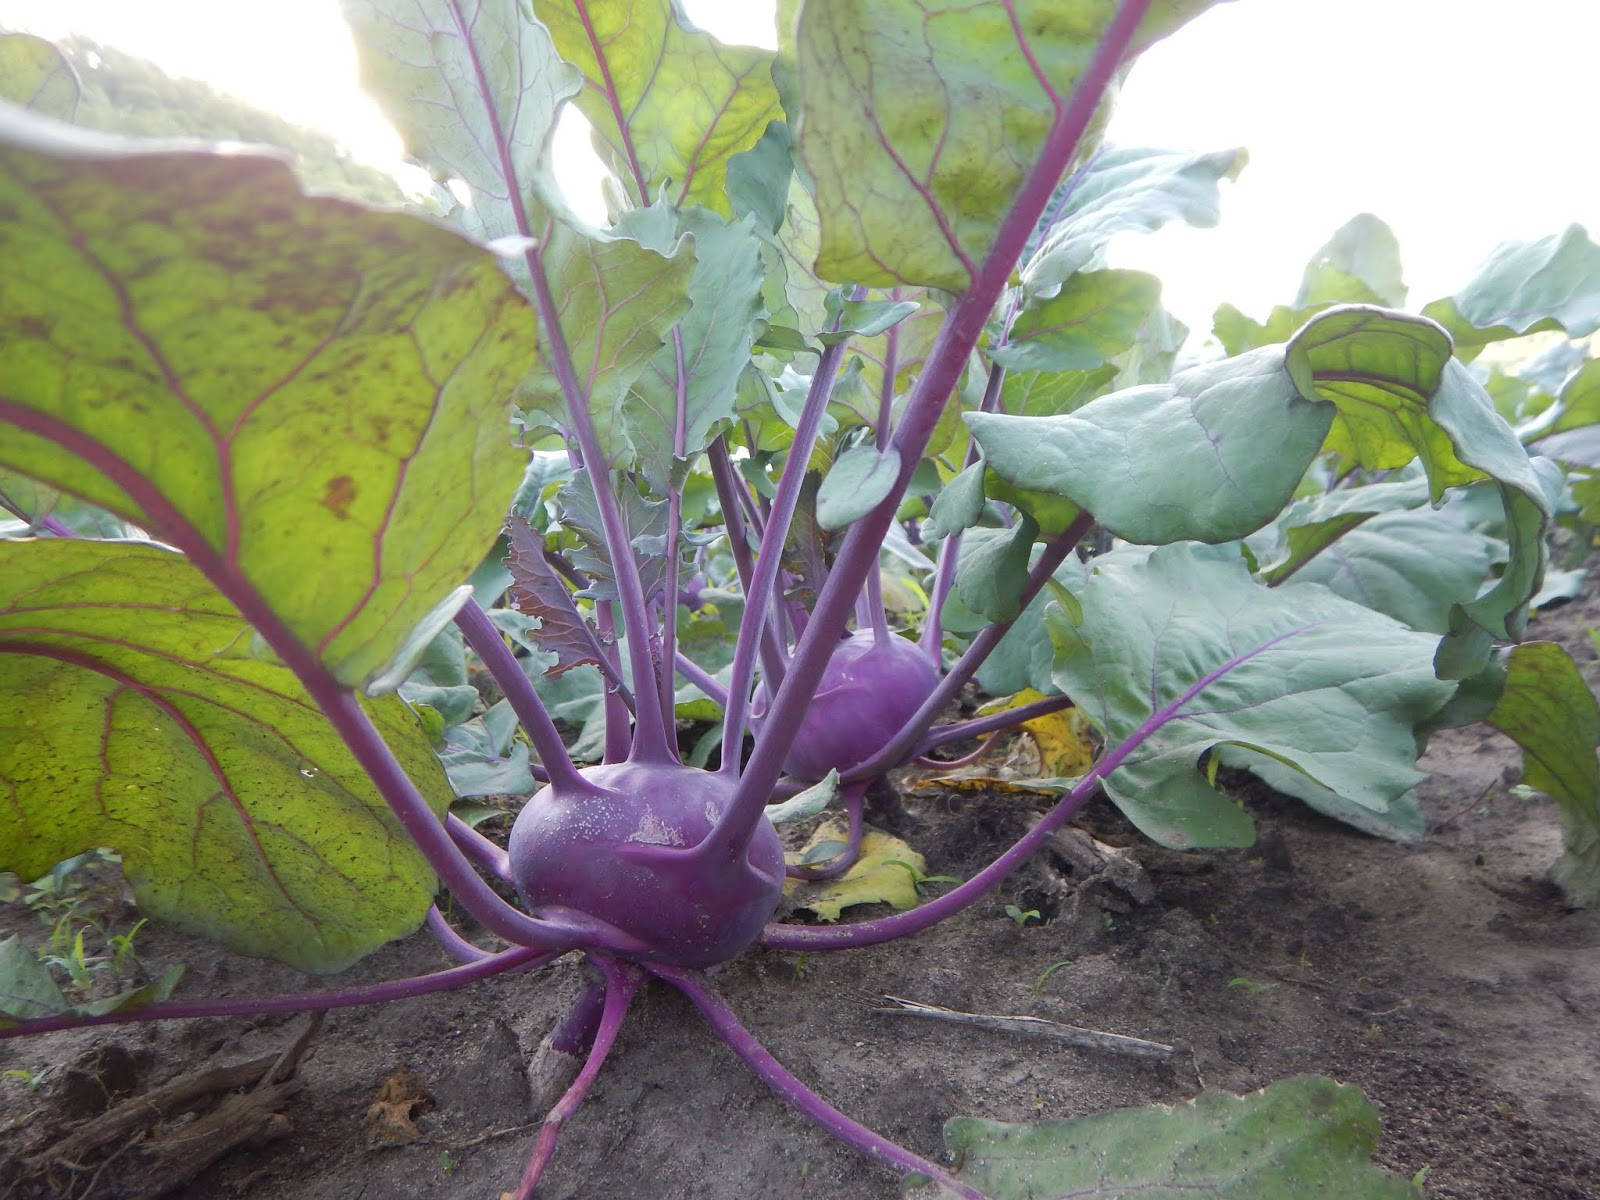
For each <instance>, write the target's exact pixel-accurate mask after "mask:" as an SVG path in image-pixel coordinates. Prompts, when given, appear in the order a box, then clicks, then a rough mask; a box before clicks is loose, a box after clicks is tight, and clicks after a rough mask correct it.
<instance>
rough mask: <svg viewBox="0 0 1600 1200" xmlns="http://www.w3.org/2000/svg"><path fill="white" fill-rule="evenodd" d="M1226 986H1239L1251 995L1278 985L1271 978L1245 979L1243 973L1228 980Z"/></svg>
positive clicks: (1268, 990)
mask: <svg viewBox="0 0 1600 1200" xmlns="http://www.w3.org/2000/svg"><path fill="white" fill-rule="evenodd" d="M1228 986H1229V987H1231V988H1241V989H1243V990H1244V991H1246V992H1249V993H1250V995H1252V996H1259V995H1260V994H1261V993H1262V992H1270V991H1271V990H1272V989H1273V988H1275V987H1277V986H1278V985H1277V984H1276V983H1273V982H1272V981H1271V980H1264V979H1246V978H1245V977H1244V976H1243V975H1236V976H1235V977H1234V978H1232V979H1230V980H1228Z"/></svg>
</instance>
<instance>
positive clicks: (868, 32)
mask: <svg viewBox="0 0 1600 1200" xmlns="http://www.w3.org/2000/svg"><path fill="white" fill-rule="evenodd" d="M1207 7H1209V3H1208V0H1161V2H1159V3H1156V4H1154V5H1153V6H1152V8H1151V11H1150V14H1149V15H1148V16H1147V17H1146V19H1145V21H1144V24H1143V26H1142V27H1141V29H1140V32H1139V34H1138V37H1137V42H1138V44H1139V45H1146V44H1148V43H1149V42H1151V41H1153V40H1155V39H1156V38H1158V37H1161V36H1163V35H1164V34H1166V33H1169V32H1171V30H1173V29H1175V28H1176V27H1177V26H1178V25H1180V24H1181V23H1182V22H1183V21H1185V20H1187V19H1188V18H1190V17H1192V16H1194V15H1195V14H1196V13H1198V12H1200V11H1202V10H1203V9H1205V8H1207ZM1115 12H1116V9H1115V7H1114V6H1111V5H1106V4H1101V3H1098V2H1096V0H1024V2H1023V3H1018V4H1008V5H972V4H967V3H957V2H955V0H933V2H928V0H924V2H921V3H918V2H915V0H821V2H815V3H807V4H806V5H805V6H804V7H803V8H802V9H801V10H800V12H799V14H798V17H797V22H796V27H795V28H794V29H793V30H790V29H787V28H785V29H780V31H779V36H780V40H781V41H780V44H781V45H782V47H783V51H782V52H783V54H784V55H785V56H786V58H787V60H788V61H789V62H790V63H792V65H793V69H794V89H795V93H796V101H795V102H796V104H797V105H798V107H799V110H800V111H799V113H798V124H797V125H796V146H797V150H798V153H799V157H800V158H801V160H802V161H803V162H804V164H805V167H806V169H807V171H808V172H809V174H810V176H811V178H812V180H813V181H814V188H815V195H816V199H817V207H818V209H819V210H820V212H821V217H822V244H821V253H820V255H819V257H818V259H817V272H818V274H820V275H821V276H822V277H823V278H824V279H828V280H831V281H833V282H835V283H864V284H867V285H869V286H876V287H893V286H896V285H899V284H925V285H928V286H932V287H940V288H944V289H945V290H947V291H961V290H963V289H964V288H965V287H966V286H967V284H968V282H969V281H970V279H971V278H972V275H973V272H974V270H975V267H976V264H977V263H978V262H980V261H981V260H982V259H983V257H984V255H985V254H986V253H987V252H988V249H989V245H990V242H991V241H992V239H993V237H994V234H995V232H996V230H997V229H998V228H999V225H1000V221H1001V220H1002V218H1003V217H1004V215H1005V213H1006V212H1007V211H1008V210H1009V209H1010V207H1011V203H1012V200H1013V199H1014V197H1015V196H1016V193H1017V192H1018V190H1019V189H1020V187H1021V185H1022V181H1023V179H1024V177H1025V176H1026V174H1027V171H1028V169H1029V167H1030V166H1031V165H1032V164H1033V162H1034V160H1035V159H1036V158H1037V157H1038V154H1039V151H1040V149H1041V147H1042V146H1043V144H1044V139H1045V136H1046V135H1047V133H1048V132H1049V130H1050V128H1051V125H1052V121H1053V119H1054V116H1055V114H1056V112H1057V111H1059V110H1060V109H1061V108H1063V107H1064V106H1065V105H1066V104H1067V103H1068V102H1069V100H1070V97H1071V95H1072V91H1073V87H1074V85H1075V84H1076V83H1077V82H1078V80H1079V78H1080V77H1081V76H1082V74H1083V71H1084V68H1085V67H1086V66H1087V64H1088V62H1089V60H1090V58H1091V56H1092V55H1093V53H1094V51H1095V48H1096V46H1097V45H1098V43H1099V39H1100V37H1101V35H1102V34H1103V32H1104V30H1105V28H1106V26H1107V25H1108V24H1109V22H1110V19H1111V17H1112V15H1113V14H1114V13H1115ZM786 100H787V97H786ZM789 115H790V118H791V123H794V122H795V120H796V117H797V114H796V113H794V112H791V113H790V114H789ZM1097 136H1098V131H1091V133H1090V134H1089V135H1088V137H1087V139H1086V144H1092V142H1093V140H1094V139H1095V138H1096V137H1097Z"/></svg>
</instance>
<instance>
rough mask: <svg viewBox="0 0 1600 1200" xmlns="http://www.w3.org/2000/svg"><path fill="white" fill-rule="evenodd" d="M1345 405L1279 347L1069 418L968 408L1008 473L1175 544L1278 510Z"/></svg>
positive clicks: (1224, 535) (1107, 522)
mask: <svg viewBox="0 0 1600 1200" xmlns="http://www.w3.org/2000/svg"><path fill="white" fill-rule="evenodd" d="M1333 415H1334V411H1333V409H1332V407H1331V406H1329V405H1326V404H1322V403H1320V402H1318V401H1316V400H1312V399H1306V398H1305V397H1304V396H1303V395H1301V394H1300V393H1299V392H1297V391H1296V390H1295V388H1294V386H1293V384H1292V383H1291V382H1290V379H1289V376H1288V374H1287V373H1286V372H1285V370H1284V359H1283V351H1282V350H1281V349H1280V348H1277V347H1270V348H1263V349H1261V350H1256V351H1252V352H1250V353H1249V354H1244V355H1241V356H1239V357H1238V358H1231V359H1226V360H1224V361H1222V362H1216V363H1207V364H1205V365H1203V366H1199V367H1193V368H1190V369H1189V370H1187V371H1182V372H1180V373H1179V374H1177V375H1175V376H1173V378H1172V381H1171V382H1170V383H1167V384H1152V385H1147V386H1144V387H1134V388H1127V389H1124V390H1123V391H1119V392H1113V393H1112V394H1111V395H1109V396H1102V397H1100V398H1099V399H1097V400H1092V401H1090V402H1089V403H1088V404H1086V405H1084V406H1083V407H1082V408H1080V409H1078V410H1076V411H1075V412H1072V413H1068V414H1066V415H1064V416H1058V417H1014V416H1009V415H1005V414H999V413H967V414H965V418H966V422H967V424H968V426H969V427H970V428H971V429H972V434H973V436H974V437H975V438H976V439H977V440H978V443H979V445H981V446H982V447H983V454H984V459H985V461H986V462H987V463H988V464H989V467H990V468H991V469H992V470H994V471H995V472H996V473H997V474H998V475H1000V477H1001V478H1003V479H1005V480H1006V481H1007V482H1009V483H1012V484H1015V485H1016V486H1018V487H1021V488H1026V489H1031V490H1035V491H1042V492H1049V493H1053V494H1056V495H1062V496H1066V497H1068V498H1070V499H1071V500H1072V501H1073V502H1074V503H1076V504H1078V505H1080V506H1081V507H1083V508H1086V509H1088V510H1089V511H1090V512H1092V513H1094V515H1095V519H1096V520H1098V521H1099V522H1100V523H1101V524H1103V525H1104V526H1105V527H1106V528H1107V529H1109V530H1110V531H1111V532H1112V533H1114V534H1116V536H1118V537H1120V538H1124V539H1126V540H1128V541H1131V542H1141V543H1163V542H1174V541H1180V540H1184V539H1196V540H1200V541H1209V542H1222V541H1228V540H1231V539H1233V538H1239V537H1243V536H1244V535H1245V534H1247V533H1250V532H1251V531H1252V530H1255V529H1258V528H1259V527H1260V526H1262V525H1264V524H1265V523H1266V522H1267V521H1269V520H1271V519H1272V518H1273V517H1274V516H1275V515H1277V513H1278V511H1279V510H1280V509H1281V508H1282V507H1283V506H1284V504H1286V503H1287V502H1288V500H1289V497H1290V496H1291V495H1293V493H1294V489H1295V487H1296V486H1297V485H1298V484H1299V482H1300V479H1301V476H1302V475H1303V474H1304V473H1305V469H1306V467H1307V466H1308V465H1309V464H1310V462H1311V460H1312V458H1313V457H1315V455H1316V453H1317V450H1318V448H1319V447H1320V446H1321V444H1322V440H1323V438H1324V436H1325V435H1326V433H1327V429H1328V425H1329V422H1331V421H1332V419H1333ZM1201 451H1203V452H1201Z"/></svg>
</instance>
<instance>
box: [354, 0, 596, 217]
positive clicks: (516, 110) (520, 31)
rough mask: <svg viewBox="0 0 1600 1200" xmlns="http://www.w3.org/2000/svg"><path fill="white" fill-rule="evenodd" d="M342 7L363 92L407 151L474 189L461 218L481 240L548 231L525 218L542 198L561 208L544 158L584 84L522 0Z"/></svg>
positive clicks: (383, 0) (458, 211)
mask: <svg viewBox="0 0 1600 1200" xmlns="http://www.w3.org/2000/svg"><path fill="white" fill-rule="evenodd" d="M342 3H343V6H344V13H345V19H346V20H348V21H349V22H350V26H351V28H352V30H353V31H354V33H355V38H356V46H357V48H358V50H359V51H360V56H361V78H362V82H363V83H364V84H365V86H366V88H367V90H368V91H370V92H371V93H372V94H373V95H374V96H375V97H376V98H377V100H378V102H379V103H380V104H381V105H382V106H383V109H384V112H385V113H386V114H387V115H388V117H389V120H390V121H391V122H393V124H394V126H395V128H396V129H398V130H399V131H400V136H401V137H403V138H404V139H405V143H406V150H407V151H408V152H409V153H410V154H411V155H412V157H414V158H415V159H417V160H418V161H419V162H420V163H422V164H423V165H424V166H426V167H427V168H429V170H431V171H432V172H433V173H434V175H435V177H436V178H438V179H439V180H440V181H441V182H442V181H445V180H450V179H458V180H460V181H461V182H462V183H464V184H465V185H466V186H467V189H468V193H469V196H470V201H471V202H470V203H468V204H459V205H456V206H455V207H454V209H453V212H452V215H453V216H454V218H455V219H456V220H457V221H458V222H459V223H460V224H461V226H462V227H463V228H464V229H466V230H467V232H469V233H471V234H473V235H474V236H475V237H479V238H483V239H490V238H496V237H503V236H506V235H509V234H517V233H529V232H537V231H540V229H541V226H542V222H540V221H538V220H536V214H535V213H529V212H528V206H529V205H530V204H532V203H533V201H534V196H535V195H537V196H538V197H540V198H541V199H542V200H544V201H545V203H547V204H551V205H553V206H559V190H558V189H557V186H556V184H555V180H554V176H553V175H552V174H551V172H550V168H549V164H548V161H547V159H548V156H547V150H548V146H549V141H550V136H551V134H552V133H553V132H554V130H555V124H556V113H557V110H558V109H559V108H560V106H561V104H562V103H563V102H564V101H565V100H566V99H567V98H568V97H570V96H572V95H573V94H574V93H575V92H576V91H577V90H578V89H579V87H580V86H582V81H581V79H580V77H579V75H578V72H577V71H576V70H574V69H573V68H572V67H571V66H569V65H567V64H566V63H564V62H562V61H561V58H560V56H559V55H557V53H556V50H555V46H554V45H553V44H552V43H551V41H550V34H549V33H548V32H547V31H546V30H545V28H544V26H542V25H540V24H539V23H538V22H537V21H535V20H534V19H533V17H532V14H531V13H530V12H529V11H528V6H527V3H526V0H342ZM443 198H444V199H446V200H448V199H449V196H448V194H445V196H444V197H443ZM519 209H520V210H521V215H520V216H519Z"/></svg>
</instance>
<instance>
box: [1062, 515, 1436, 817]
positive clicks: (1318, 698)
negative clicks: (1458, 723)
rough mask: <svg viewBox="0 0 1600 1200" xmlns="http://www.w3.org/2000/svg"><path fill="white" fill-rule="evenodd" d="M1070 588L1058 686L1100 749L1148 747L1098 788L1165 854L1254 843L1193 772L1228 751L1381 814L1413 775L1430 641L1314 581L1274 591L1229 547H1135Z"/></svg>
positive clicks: (1429, 701)
mask: <svg viewBox="0 0 1600 1200" xmlns="http://www.w3.org/2000/svg"><path fill="white" fill-rule="evenodd" d="M1084 572H1085V574H1084V576H1083V578H1082V579H1081V581H1075V582H1073V583H1071V584H1069V585H1068V586H1069V588H1070V590H1071V591H1072V592H1073V594H1074V596H1075V598H1076V600H1077V602H1078V604H1079V606H1080V607H1081V610H1082V620H1081V621H1079V622H1076V623H1074V622H1073V621H1072V620H1070V619H1069V618H1068V617H1067V614H1066V613H1065V612H1064V610H1062V609H1060V608H1055V609H1050V610H1047V616H1046V624H1047V626H1048V628H1049V630H1050V636H1051V639H1052V640H1053V641H1054V643H1055V646H1056V659H1055V668H1054V673H1053V679H1054V683H1055V686H1056V689H1057V690H1059V691H1061V692H1064V693H1065V694H1066V695H1068V696H1071V697H1072V698H1073V699H1074V700H1075V701H1076V702H1077V704H1078V705H1079V707H1080V708H1082V709H1083V711H1084V712H1085V714H1086V715H1088V716H1089V717H1090V718H1091V719H1093V720H1094V721H1095V722H1096V723H1097V724H1099V725H1100V727H1101V729H1102V730H1103V731H1104V732H1105V735H1106V744H1107V746H1108V747H1115V746H1116V745H1118V744H1119V743H1120V742H1122V741H1123V739H1125V738H1127V737H1129V736H1130V735H1132V734H1134V733H1135V732H1136V731H1140V730H1143V731H1145V732H1148V733H1149V738H1148V740H1146V741H1145V742H1144V743H1143V744H1142V745H1141V746H1140V747H1139V748H1138V749H1137V750H1135V751H1134V752H1133V754H1132V756H1131V757H1130V758H1129V759H1128V760H1127V762H1126V763H1125V764H1124V765H1123V766H1121V767H1119V768H1118V769H1117V770H1115V771H1113V772H1112V773H1111V775H1110V777H1109V778H1108V779H1107V781H1106V785H1105V786H1106V793H1107V794H1108V795H1109V796H1110V797H1111V798H1112V799H1113V801H1115V802H1116V804H1117V806H1118V807H1119V808H1121V809H1122V810H1123V812H1124V813H1126V814H1127V815H1128V817H1129V819H1130V820H1132V821H1133V822H1134V824H1136V825H1138V826H1139V828H1140V829H1141V830H1143V831H1144V832H1145V833H1146V834H1147V835H1149V836H1150V837H1152V838H1154V839H1155V840H1156V841H1158V842H1161V843H1163V844H1165V845H1170V846H1198V845H1248V844H1249V843H1250V841H1251V840H1252V837H1253V830H1252V826H1251V822H1250V818H1249V817H1248V816H1246V815H1245V813H1244V812H1243V810H1241V809H1240V808H1238V807H1237V806H1236V805H1235V804H1234V803H1233V802H1232V801H1231V800H1229V799H1227V798H1226V797H1224V796H1222V795H1221V794H1220V793H1218V792H1216V791H1214V790H1213V789H1212V788H1211V787H1210V786H1209V785H1208V784H1207V782H1206V780H1205V778H1204V777H1203V776H1202V775H1201V773H1200V772H1199V771H1198V770H1197V767H1198V765H1199V763H1200V761H1201V757H1202V755H1204V754H1205V752H1206V751H1208V750H1210V749H1212V748H1213V747H1215V746H1220V745H1225V744H1228V743H1235V744H1238V745H1240V746H1243V747H1245V748H1247V749H1251V750H1255V751H1257V752H1259V753H1263V754H1267V755H1270V756H1272V757H1273V758H1275V759H1278V760H1279V761H1281V762H1283V763H1285V764H1288V765H1289V766H1292V767H1294V768H1295V769H1297V770H1299V771H1300V772H1301V773H1303V774H1305V775H1307V776H1309V777H1310V778H1311V779H1312V780H1313V781H1315V782H1316V783H1318V784H1320V785H1321V786H1323V787H1325V788H1328V789H1329V790H1330V791H1333V792H1336V793H1337V794H1338V795H1340V796H1342V797H1343V798H1344V799H1346V800H1348V801H1351V802H1353V803H1357V804H1361V805H1364V806H1366V807H1368V808H1372V809H1375V810H1378V811H1382V810H1384V809H1385V808H1386V807H1387V806H1388V805H1389V803H1390V802H1391V801H1392V800H1393V799H1394V798H1395V797H1397V796H1399V795H1401V794H1402V793H1404V792H1406V791H1408V790H1409V789H1410V788H1411V787H1412V786H1414V785H1415V784H1416V783H1417V781H1418V780H1419V779H1421V778H1422V772H1420V771H1418V770H1417V769H1416V767H1415V762H1416V757H1417V747H1416V742H1415V739H1414V736H1413V733H1412V730H1413V728H1414V726H1415V725H1416V724H1417V723H1418V722H1420V721H1422V720H1423V719H1424V718H1426V717H1427V716H1429V715H1430V714H1432V713H1433V712H1434V711H1435V710H1436V709H1437V708H1439V706H1440V705H1442V704H1443V703H1444V702H1445V700H1446V699H1447V698H1448V697H1449V695H1450V692H1451V688H1450V687H1449V685H1447V684H1443V683H1440V682H1439V681H1438V680H1437V679H1436V678H1435V677H1434V674H1433V670H1432V656H1433V650H1434V644H1435V641H1436V639H1434V638H1431V637H1428V636H1426V635H1424V634H1419V633H1413V632H1411V631H1410V630H1408V629H1405V628H1404V627H1403V626H1401V625H1400V624H1399V623H1397V622H1395V621H1392V620H1390V619H1389V618H1387V617H1384V616H1380V615H1379V614H1377V613H1374V612H1372V611H1371V610H1370V609H1366V608H1362V607H1360V606H1359V605H1355V604H1352V603H1350V602H1349V601H1348V600H1344V599H1342V598H1340V597H1338V596H1335V595H1334V594H1333V593H1331V592H1329V591H1328V590H1327V589H1325V588H1322V587H1319V586H1317V585H1315V584H1300V583H1288V584H1285V585H1284V586H1282V587H1279V588H1272V589H1268V588H1265V587H1263V586H1262V585H1261V584H1259V583H1258V582H1256V581H1255V580H1254V579H1252V578H1251V577H1250V575H1249V574H1248V572H1247V571H1246V570H1245V567H1244V564H1243V562H1242V561H1240V560H1239V559H1238V558H1237V557H1235V556H1234V552H1232V551H1229V550H1228V549H1226V548H1218V549H1215V550H1213V549H1208V548H1206V547H1197V546H1194V545H1176V546H1163V547H1160V548H1158V549H1156V550H1154V551H1148V550H1144V549H1142V548H1137V547H1130V548H1127V549H1122V550H1116V551H1113V552H1111V553H1110V554H1106V555H1103V556H1101V557H1099V558H1096V559H1094V560H1092V561H1091V563H1090V564H1088V565H1087V566H1085V568H1084Z"/></svg>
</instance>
